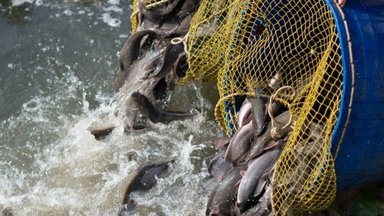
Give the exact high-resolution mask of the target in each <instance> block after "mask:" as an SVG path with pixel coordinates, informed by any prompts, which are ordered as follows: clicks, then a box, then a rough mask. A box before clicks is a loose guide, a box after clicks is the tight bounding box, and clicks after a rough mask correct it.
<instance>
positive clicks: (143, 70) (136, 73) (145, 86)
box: [113, 47, 165, 129]
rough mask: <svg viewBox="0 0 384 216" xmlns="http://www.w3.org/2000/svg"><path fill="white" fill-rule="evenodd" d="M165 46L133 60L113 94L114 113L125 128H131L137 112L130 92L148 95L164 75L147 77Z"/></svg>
mask: <svg viewBox="0 0 384 216" xmlns="http://www.w3.org/2000/svg"><path fill="white" fill-rule="evenodd" d="M164 51H165V47H163V48H162V49H158V50H152V51H150V52H149V53H147V54H146V55H145V56H143V57H142V58H140V59H138V60H136V61H134V63H133V64H132V66H131V67H130V68H129V72H127V77H126V78H125V80H124V84H123V86H122V87H121V88H120V89H119V91H118V93H117V94H116V96H115V99H114V102H113V103H114V104H115V106H116V108H115V112H114V113H115V115H116V116H120V117H121V118H122V119H123V121H124V122H125V126H126V128H127V129H130V128H133V127H134V123H135V120H136V116H137V112H138V109H139V108H138V104H135V103H134V102H133V98H132V93H133V92H140V93H141V94H143V95H145V96H148V95H149V94H150V93H152V92H153V89H154V88H155V87H156V85H157V84H158V83H159V81H160V80H161V79H162V78H164V77H153V78H150V79H147V78H146V77H147V76H148V74H150V73H152V71H154V70H156V68H158V67H159V64H161V61H162V60H161V58H162V55H163V53H164Z"/></svg>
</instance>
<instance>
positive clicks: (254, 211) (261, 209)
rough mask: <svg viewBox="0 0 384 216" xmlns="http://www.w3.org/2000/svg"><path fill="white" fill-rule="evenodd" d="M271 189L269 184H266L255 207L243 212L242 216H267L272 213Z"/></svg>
mask: <svg viewBox="0 0 384 216" xmlns="http://www.w3.org/2000/svg"><path fill="white" fill-rule="evenodd" d="M271 190H272V187H271V185H270V184H267V185H266V186H265V188H264V193H263V195H262V196H261V197H260V199H259V202H258V203H257V205H255V206H253V207H252V208H250V209H248V210H247V211H245V212H244V213H243V214H241V215H242V216H254V215H257V216H268V215H270V214H271V213H272V209H271V193H272V191H271Z"/></svg>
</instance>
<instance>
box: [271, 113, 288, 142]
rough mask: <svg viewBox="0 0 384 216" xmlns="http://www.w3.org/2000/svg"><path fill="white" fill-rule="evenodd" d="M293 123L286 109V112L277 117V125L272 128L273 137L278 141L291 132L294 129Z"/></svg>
mask: <svg viewBox="0 0 384 216" xmlns="http://www.w3.org/2000/svg"><path fill="white" fill-rule="evenodd" d="M288 123H289V124H288ZM291 124H292V120H291V116H290V114H289V112H288V111H285V112H284V113H282V114H280V115H279V116H278V117H277V118H276V119H275V125H274V127H273V128H272V129H271V137H272V139H273V140H275V141H277V140H279V139H281V138H283V137H285V136H286V135H287V134H289V133H290V132H291V131H292V127H291Z"/></svg>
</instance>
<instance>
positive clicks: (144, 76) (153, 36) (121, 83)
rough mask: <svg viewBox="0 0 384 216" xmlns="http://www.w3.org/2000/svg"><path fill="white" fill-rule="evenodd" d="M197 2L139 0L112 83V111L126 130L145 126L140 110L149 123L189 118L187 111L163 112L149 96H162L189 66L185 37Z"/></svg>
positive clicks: (162, 97) (159, 98) (155, 97)
mask: <svg viewBox="0 0 384 216" xmlns="http://www.w3.org/2000/svg"><path fill="white" fill-rule="evenodd" d="M198 4H199V1H198V0H169V1H166V2H163V3H162V4H153V6H151V7H149V6H150V5H148V3H147V1H145V0H139V1H138V9H137V11H138V14H137V16H138V21H139V23H138V28H137V30H136V32H135V33H133V34H132V35H131V36H129V37H128V39H127V40H126V41H125V43H124V45H123V47H122V49H121V51H120V58H119V69H118V73H117V75H116V79H115V81H114V84H113V87H114V89H115V90H116V91H118V94H117V98H116V101H115V103H117V108H116V115H118V116H120V117H121V118H123V119H124V122H125V125H126V129H128V130H129V129H140V128H144V127H146V122H142V121H139V120H138V118H137V114H138V112H140V113H141V114H142V115H143V116H144V117H145V119H149V120H150V121H151V122H153V123H158V122H164V123H167V122H169V121H173V120H179V119H184V118H186V117H190V116H191V114H190V113H188V112H166V111H162V110H159V109H157V108H156V106H155V105H154V104H153V103H152V102H151V101H150V100H149V97H150V96H152V95H153V97H154V99H155V100H156V101H161V100H164V99H165V97H166V95H167V91H168V90H173V89H174V88H175V84H176V82H177V81H178V80H179V79H180V78H182V77H183V76H185V73H186V70H187V69H188V64H187V56H186V53H185V47H184V43H183V39H184V38H185V35H186V34H187V33H188V29H189V25H190V22H191V18H192V16H193V14H194V13H195V11H196V9H197V8H198Z"/></svg>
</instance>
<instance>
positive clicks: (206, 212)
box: [205, 185, 219, 216]
mask: <svg viewBox="0 0 384 216" xmlns="http://www.w3.org/2000/svg"><path fill="white" fill-rule="evenodd" d="M218 188H219V185H217V186H216V187H215V188H214V189H213V190H212V191H211V193H210V194H209V197H208V202H207V208H206V209H205V215H206V216H208V215H212V212H211V208H210V206H212V201H213V198H214V197H215V195H216V191H217V189H218Z"/></svg>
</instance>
